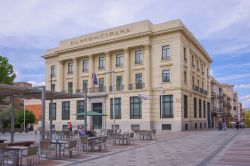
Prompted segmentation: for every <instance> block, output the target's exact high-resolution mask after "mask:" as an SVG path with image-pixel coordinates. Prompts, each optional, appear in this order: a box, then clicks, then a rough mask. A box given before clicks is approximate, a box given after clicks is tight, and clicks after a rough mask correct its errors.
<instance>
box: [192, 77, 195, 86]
mask: <svg viewBox="0 0 250 166" xmlns="http://www.w3.org/2000/svg"><path fill="white" fill-rule="evenodd" d="M192 84H193V86H194V85H195V83H194V76H192Z"/></svg>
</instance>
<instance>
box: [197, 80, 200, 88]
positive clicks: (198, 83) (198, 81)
mask: <svg viewBox="0 0 250 166" xmlns="http://www.w3.org/2000/svg"><path fill="white" fill-rule="evenodd" d="M197 85H198V87H200V80H199V79H197Z"/></svg>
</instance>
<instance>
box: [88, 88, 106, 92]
mask: <svg viewBox="0 0 250 166" xmlns="http://www.w3.org/2000/svg"><path fill="white" fill-rule="evenodd" d="M89 92H90V93H102V92H106V86H99V87H92V88H89Z"/></svg>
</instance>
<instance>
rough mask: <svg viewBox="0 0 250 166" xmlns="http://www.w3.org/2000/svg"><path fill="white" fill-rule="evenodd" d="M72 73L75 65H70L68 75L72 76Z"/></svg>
mask: <svg viewBox="0 0 250 166" xmlns="http://www.w3.org/2000/svg"><path fill="white" fill-rule="evenodd" d="M72 73H73V64H72V63H68V74H72Z"/></svg>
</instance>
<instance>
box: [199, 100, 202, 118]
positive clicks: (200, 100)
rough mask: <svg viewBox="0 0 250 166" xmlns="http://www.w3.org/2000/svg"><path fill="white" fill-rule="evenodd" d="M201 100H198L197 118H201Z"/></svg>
mask: <svg viewBox="0 0 250 166" xmlns="http://www.w3.org/2000/svg"><path fill="white" fill-rule="evenodd" d="M201 109H202V107H201V99H199V118H201Z"/></svg>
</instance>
